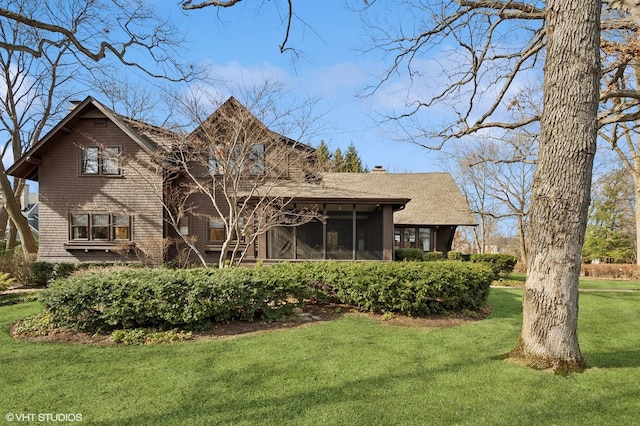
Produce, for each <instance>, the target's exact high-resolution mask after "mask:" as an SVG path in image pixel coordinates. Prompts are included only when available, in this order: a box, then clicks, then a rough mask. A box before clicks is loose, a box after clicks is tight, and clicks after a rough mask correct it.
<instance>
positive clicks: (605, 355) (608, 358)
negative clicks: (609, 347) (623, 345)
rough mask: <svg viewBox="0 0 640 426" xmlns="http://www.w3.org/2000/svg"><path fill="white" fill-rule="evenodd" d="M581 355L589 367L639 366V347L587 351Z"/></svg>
mask: <svg viewBox="0 0 640 426" xmlns="http://www.w3.org/2000/svg"><path fill="white" fill-rule="evenodd" d="M583 355H584V357H585V359H586V361H587V366H588V367H589V368H640V349H639V350H626V351H625V350H619V351H610V352H588V353H584V354H583Z"/></svg>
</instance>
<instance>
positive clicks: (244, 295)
mask: <svg viewBox="0 0 640 426" xmlns="http://www.w3.org/2000/svg"><path fill="white" fill-rule="evenodd" d="M274 272H275V273H274ZM274 272H271V270H270V269H269V268H255V269H247V268H229V269H222V270H216V269H191V270H169V269H121V270H114V271H113V272H109V273H104V272H86V273H83V274H77V275H73V276H71V277H69V278H66V279H62V280H58V281H56V282H54V283H52V284H51V286H50V287H49V288H48V289H47V290H44V291H43V292H42V296H41V300H42V302H43V304H44V307H45V312H48V313H50V314H51V316H52V321H53V322H55V323H56V324H58V325H61V326H71V327H73V328H76V329H79V330H87V331H98V330H105V331H107V330H113V329H118V328H144V327H156V328H158V329H160V330H164V329H171V328H176V327H182V328H184V327H196V326H197V325H198V324H202V323H206V322H208V321H230V320H234V319H240V320H247V321H253V320H256V319H260V320H267V321H269V320H274V319H279V318H281V317H283V316H285V315H288V314H290V313H291V311H292V310H293V308H294V307H295V306H296V305H297V304H298V303H299V302H301V301H302V300H303V299H304V298H305V297H307V295H308V291H307V289H306V287H305V286H304V285H303V284H301V283H300V282H295V281H293V280H291V279H288V277H283V276H279V275H277V271H274Z"/></svg>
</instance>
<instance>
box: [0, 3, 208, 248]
mask: <svg viewBox="0 0 640 426" xmlns="http://www.w3.org/2000/svg"><path fill="white" fill-rule="evenodd" d="M181 41H182V40H181V38H180V37H179V36H178V33H177V32H176V30H175V28H174V27H173V26H171V25H170V24H169V23H167V22H164V21H162V20H160V19H159V18H158V17H157V16H156V15H155V14H154V13H153V10H152V8H151V7H150V6H148V5H146V4H145V3H144V2H142V1H132V2H131V1H127V2H121V1H119V0H118V1H100V0H99V1H90V2H85V1H75V0H74V1H69V2H58V1H48V0H47V1H34V0H20V1H7V2H4V3H3V5H2V7H0V73H1V78H2V84H1V87H2V89H1V90H0V93H1V97H2V100H1V103H2V105H1V106H2V114H1V120H2V129H0V131H2V132H6V133H7V138H6V140H7V141H8V142H7V144H6V145H5V146H4V149H3V150H2V156H3V159H5V160H6V159H10V158H9V156H8V155H7V154H11V155H12V157H13V159H16V158H18V157H19V156H20V155H21V154H22V153H23V152H25V151H26V150H27V149H29V147H30V146H32V145H33V143H35V142H36V141H37V140H38V139H39V138H40V136H41V135H42V134H43V133H44V131H46V130H47V129H48V126H50V124H51V122H52V121H53V120H55V119H56V117H57V116H58V115H60V114H62V113H63V112H64V111H65V109H66V108H67V106H68V105H69V103H68V101H69V100H70V99H72V96H74V95H73V94H74V93H77V92H78V91H79V90H81V87H82V85H83V84H85V83H86V81H83V80H82V79H83V78H84V79H91V76H92V74H95V73H97V72H98V71H100V72H102V74H101V75H103V76H104V75H105V73H106V69H107V68H108V67H109V66H113V64H114V63H116V62H117V63H119V64H124V65H126V66H128V67H130V68H131V69H136V70H138V71H141V72H142V73H143V74H146V75H147V76H153V77H158V78H163V79H165V80H170V81H185V80H190V79H192V78H195V77H196V76H197V75H198V71H197V70H196V69H195V68H193V67H189V66H184V65H183V64H182V63H181V60H182V59H181V56H180V55H177V54H176V50H174V49H175V47H176V46H178V44H179V43H180V42H181ZM133 57H135V58H136V59H135V60H134V59H132V58H133ZM87 59H90V60H89V61H87ZM98 61H99V62H100V64H101V66H100V69H99V70H98V69H97V68H93V66H94V65H95V64H96V63H97V62H98ZM143 64H144V65H143ZM112 75H116V73H114V72H112ZM72 87H75V89H72ZM74 90H75V92H74ZM128 96H129V98H130V97H131V95H130V93H129V94H128ZM0 184H1V185H0V188H1V190H2V193H3V203H4V209H3V211H2V212H0V228H1V229H2V230H4V229H5V228H6V224H7V221H8V218H10V219H11V222H12V223H13V224H15V226H16V228H17V231H18V233H19V234H20V239H21V243H22V247H23V250H24V251H25V254H29V253H35V252H36V251H37V247H36V243H35V240H34V238H33V235H31V231H30V230H29V226H28V224H27V222H26V219H25V218H24V217H23V216H22V214H21V213H20V209H21V206H20V203H19V195H20V193H21V192H22V187H23V185H24V182H23V181H22V180H21V179H16V180H14V184H13V187H12V186H11V183H10V180H9V178H8V177H7V176H6V173H5V170H4V165H3V166H2V169H1V170H0ZM12 241H13V238H10V241H9V245H12Z"/></svg>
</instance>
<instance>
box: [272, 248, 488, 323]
mask: <svg viewBox="0 0 640 426" xmlns="http://www.w3.org/2000/svg"><path fill="white" fill-rule="evenodd" d="M271 268H272V269H273V270H280V271H282V274H285V275H288V276H292V277H295V278H294V279H296V280H301V281H303V282H304V283H305V284H306V285H312V284H313V285H314V286H315V287H316V288H321V287H322V288H325V289H330V290H331V292H332V293H333V294H335V295H336V296H337V298H338V299H339V300H340V301H341V302H342V303H346V304H350V305H353V306H356V307H357V308H359V309H360V310H363V311H369V312H377V313H387V312H397V313H402V314H405V315H410V316H421V315H427V314H433V313H447V312H462V311H477V310H479V309H481V308H482V307H484V306H485V304H486V299H487V296H488V292H489V288H490V286H491V282H492V281H493V278H494V275H493V273H492V272H491V269H490V268H489V267H487V266H485V265H480V264H477V265H474V264H471V263H462V262H454V261H443V262H393V263H389V262H307V263H301V264H279V265H274V266H272V267H271Z"/></svg>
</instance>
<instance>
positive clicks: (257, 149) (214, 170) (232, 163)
mask: <svg viewBox="0 0 640 426" xmlns="http://www.w3.org/2000/svg"><path fill="white" fill-rule="evenodd" d="M229 151H231V152H229V153H228V155H221V154H220V153H216V154H214V153H212V152H210V153H209V155H208V158H207V162H208V165H209V173H210V174H222V173H223V172H224V170H225V168H226V169H227V170H228V171H229V172H230V173H231V174H233V175H235V174H237V173H239V172H244V173H248V174H251V175H262V174H264V172H265V164H264V152H265V148H264V144H256V145H253V146H251V148H250V149H249V151H248V152H246V151H245V150H244V149H243V148H242V147H241V146H234V147H233V148H230V149H229Z"/></svg>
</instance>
